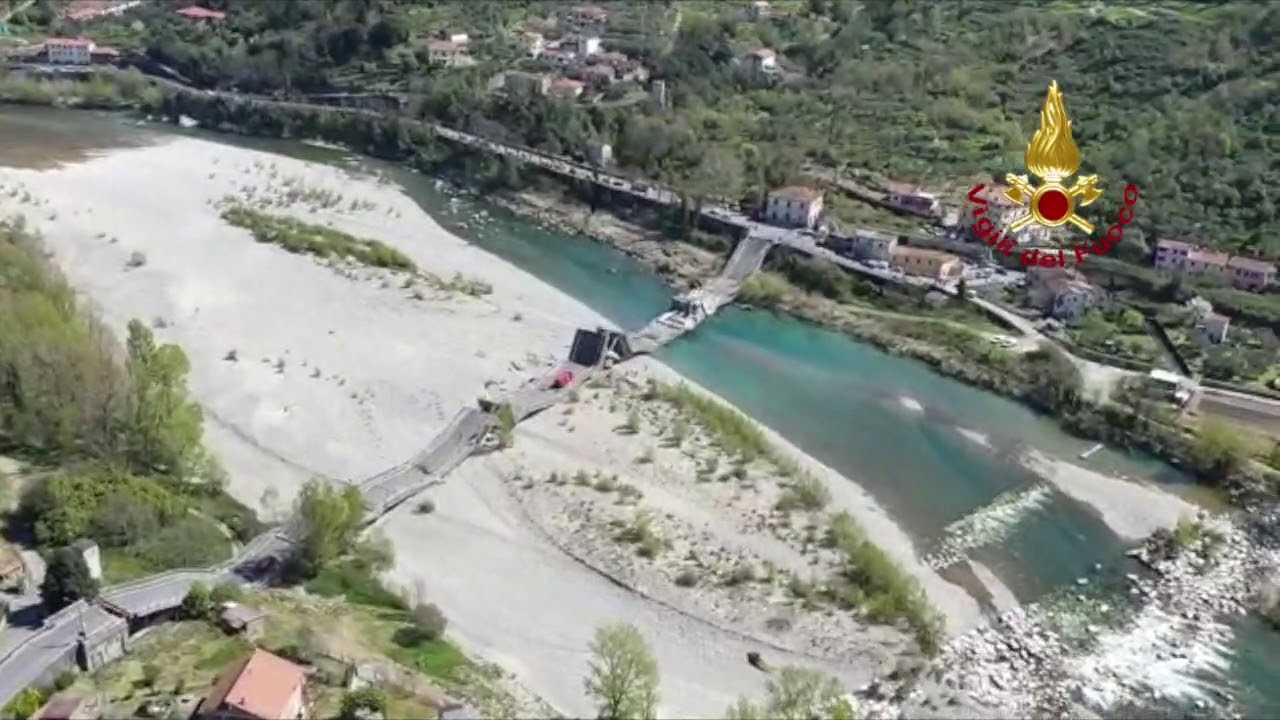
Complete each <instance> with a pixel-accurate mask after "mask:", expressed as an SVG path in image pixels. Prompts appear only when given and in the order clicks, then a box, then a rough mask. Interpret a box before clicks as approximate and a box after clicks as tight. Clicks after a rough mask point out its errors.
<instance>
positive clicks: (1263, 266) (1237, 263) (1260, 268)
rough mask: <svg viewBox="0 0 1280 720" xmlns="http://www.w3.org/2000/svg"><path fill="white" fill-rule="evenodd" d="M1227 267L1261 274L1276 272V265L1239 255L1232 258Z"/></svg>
mask: <svg viewBox="0 0 1280 720" xmlns="http://www.w3.org/2000/svg"><path fill="white" fill-rule="evenodd" d="M1227 266H1228V267H1231V268H1237V269H1240V270H1251V271H1253V272H1260V273H1269V272H1275V269H1276V266H1275V264H1274V263H1272V262H1270V261H1268V260H1260V259H1258V258H1251V257H1245V256H1243V255H1237V256H1235V257H1233V258H1231V260H1230V261H1229V262H1228V263H1227Z"/></svg>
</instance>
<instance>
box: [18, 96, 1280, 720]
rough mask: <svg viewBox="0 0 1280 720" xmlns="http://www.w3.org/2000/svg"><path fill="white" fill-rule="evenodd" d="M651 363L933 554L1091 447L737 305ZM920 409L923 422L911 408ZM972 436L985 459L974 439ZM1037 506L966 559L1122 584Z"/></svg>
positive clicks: (596, 284)
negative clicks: (835, 475) (762, 427)
mask: <svg viewBox="0 0 1280 720" xmlns="http://www.w3.org/2000/svg"><path fill="white" fill-rule="evenodd" d="M161 132H170V131H169V130H164V131H160V130H158V129H156V128H153V127H146V128H142V127H135V126H134V125H133V124H132V121H125V120H123V119H121V118H119V117H111V116H102V115H91V114H87V113H60V112H57V111H44V110H10V109H5V110H2V111H0V164H17V165H39V164H47V163H49V162H68V161H75V159H76V158H78V157H83V156H84V155H85V154H92V153H93V152H95V151H100V150H104V149H107V148H109V147H120V146H125V145H136V144H141V143H145V142H147V141H148V138H152V137H156V136H157V135H158V134H159V133H161ZM175 132H176V131H175ZM201 136H202V137H207V138H208V139H212V140H215V141H219V142H234V143H235V144H236V145H240V146H247V147H253V148H256V149H263V150H270V151H272V152H278V153H281V154H287V155H292V156H295V157H304V158H306V159H311V160H319V161H324V162H344V163H347V164H358V165H361V166H364V167H366V168H376V169H377V170H378V171H380V172H382V173H384V174H386V175H388V176H389V177H391V178H392V179H393V180H395V181H396V182H398V183H400V184H401V185H402V186H403V187H404V188H405V189H406V191H407V192H409V193H410V194H411V195H412V196H413V197H414V199H415V200H417V201H418V202H419V203H420V204H421V205H422V207H423V208H424V209H426V210H427V211H428V212H429V213H430V214H431V215H432V216H433V217H435V218H436V219H437V220H438V221H439V222H440V223H441V224H442V225H444V226H445V227H447V228H448V229H449V230H451V231H452V232H454V233H455V234H457V235H459V236H461V237H464V238H466V239H467V240H468V241H470V242H472V243H474V244H476V245H477V246H479V247H481V248H483V249H485V250H487V251H489V252H491V253H493V254H495V255H498V256H500V257H502V258H504V259H506V260H508V261H510V262H512V263H513V264H515V265H517V266H519V267H521V268H522V269H524V270H526V271H528V272H530V273H531V274H533V275H535V276H537V277H539V278H541V279H542V280H544V281H546V282H548V283H550V284H552V285H554V286H556V287H557V288H559V289H561V290H562V291H564V292H566V293H568V294H569V295H572V296H573V297H575V298H577V299H579V300H581V301H583V302H584V303H586V304H587V305H589V306H591V307H592V308H594V309H595V310H597V311H598V312H600V313H601V314H602V315H604V316H605V317H607V318H608V319H609V320H610V321H612V322H614V323H616V324H617V325H618V326H619V327H621V328H627V329H629V328H634V327H637V326H639V325H640V324H642V323H644V322H645V321H647V320H648V319H650V318H651V317H653V316H654V315H655V314H657V313H659V312H661V311H662V310H663V309H665V307H666V305H667V302H668V300H669V298H670V295H671V291H670V289H669V288H668V287H667V286H665V285H664V283H663V282H662V281H661V280H659V279H658V278H657V277H656V276H654V275H653V274H652V273H650V272H648V271H647V270H645V269H644V268H643V267H641V266H640V265H639V264H638V263H636V262H635V261H633V260H631V259H630V258H628V257H627V256H625V255H623V254H622V253H620V252H617V251H615V250H613V249H611V248H608V247H606V246H603V245H601V244H598V243H596V242H593V241H590V240H588V239H585V238H582V237H578V236H574V235H570V234H566V233H563V232H559V231H554V230H549V229H545V228H542V227H539V226H536V225H534V224H532V223H530V222H527V221H525V220H523V219H521V218H518V217H515V216H513V215H511V214H510V213H507V212H505V211H503V210H502V209H500V208H496V207H494V206H492V205H490V204H487V203H485V202H484V201H482V200H478V199H468V198H459V197H457V196H456V194H453V193H448V192H445V191H444V190H443V189H442V188H441V187H440V186H439V184H438V183H437V182H435V181H433V180H431V179H429V178H425V177H423V176H421V175H417V174H414V173H412V172H410V171H408V170H405V169H403V168H399V167H396V166H393V165H389V164H385V163H377V162H374V161H368V160H356V159H353V158H350V157H347V156H345V155H344V154H343V153H339V152H336V151H330V150H324V149H321V148H316V147H312V146H308V145H303V144H300V143H292V142H284V141H264V140H256V139H245V138H229V137H226V136H217V135H205V134H203V133H201ZM193 172H202V170H200V169H198V168H196V169H193ZM479 215H482V217H478V216H479ZM659 357H661V359H662V360H663V361H665V362H666V363H668V364H669V365H671V366H672V367H674V368H675V369H677V370H678V371H680V372H681V373H682V374H684V375H685V376H686V377H688V378H690V379H691V380H693V381H695V382H697V383H699V384H701V385H703V386H704V387H707V388H708V389H710V390H712V391H714V392H716V393H718V394H719V395H721V396H722V397H724V398H726V399H728V400H729V401H731V402H733V403H734V404H735V405H736V406H738V407H739V408H741V409H742V410H743V411H745V412H747V413H749V414H751V415H752V416H754V417H756V418H758V419H760V420H761V421H763V422H765V423H766V424H768V425H769V426H770V427H772V428H774V429H775V430H777V431H778V432H780V433H781V434H782V435H784V436H785V437H787V438H788V439H789V440H790V441H792V442H793V443H795V444H796V445H798V446H799V447H801V448H803V449H804V450H805V451H806V452H808V453H809V454H811V455H813V456H814V457H816V458H818V459H819V460H821V461H823V462H824V463H826V464H827V465H829V466H831V467H833V468H835V469H837V470H838V471H840V472H841V473H842V474H844V475H846V476H847V477H849V478H851V479H853V480H855V481H857V482H858V483H859V484H861V485H862V486H863V487H865V488H866V489H867V490H868V491H869V492H870V493H871V494H872V495H874V496H875V498H876V499H877V500H878V501H879V502H880V503H881V504H882V505H884V506H885V507H886V508H887V509H888V510H889V511H890V512H891V513H892V514H893V515H894V516H895V517H896V518H897V519H898V520H899V522H901V523H902V524H903V526H904V527H905V528H906V529H907V530H908V531H909V532H910V533H911V534H912V536H913V537H914V538H915V539H916V541H917V543H918V544H919V545H920V546H921V547H923V548H926V549H927V548H929V547H931V546H933V545H935V544H937V543H938V542H939V541H941V540H942V539H943V537H944V528H946V527H947V526H948V524H950V523H953V522H955V521H957V520H960V519H961V518H964V517H966V516H971V515H973V514H974V513H982V512H983V511H984V509H988V508H990V506H991V504H992V503H993V501H997V499H999V498H1002V497H1004V498H1007V497H1010V496H1019V495H1022V496H1025V495H1026V494H1027V493H1028V492H1029V491H1031V490H1033V489H1036V488H1038V487H1040V486H1041V485H1042V484H1041V483H1040V482H1039V481H1038V479H1037V478H1036V477H1035V476H1034V475H1032V474H1030V473H1029V472H1027V471H1026V470H1024V469H1022V468H1021V467H1020V466H1019V465H1018V464H1017V463H1015V462H1013V461H1012V459H1011V456H1012V455H1013V454H1014V452H1016V450H1017V449H1018V448H1020V447H1024V446H1033V447H1036V448H1038V449H1040V450H1041V451H1043V452H1046V453H1047V454H1050V455H1055V456H1058V457H1063V458H1075V456H1076V455H1077V454H1078V453H1079V452H1080V451H1081V450H1083V449H1084V448H1086V447H1087V446H1088V443H1085V442H1083V441H1080V440H1077V439H1075V438H1072V437H1069V436H1067V435H1065V434H1064V433H1062V432H1061V431H1060V430H1059V429H1058V428H1057V427H1056V425H1055V424H1054V423H1053V422H1052V421H1051V420H1050V419H1047V418H1043V417H1039V416H1037V415H1036V414H1034V413H1032V412H1030V411H1029V410H1027V409H1026V408H1024V407H1022V406H1020V405H1018V404H1016V403H1013V402H1010V401H1008V400H1005V399H1003V398H1000V397H997V396H994V395H991V394H988V393H984V392H981V391H978V390H975V389H973V388H971V387H968V386H966V385H963V384H961V383H958V382H955V381H952V380H949V379H947V378H944V377H942V376H940V375H937V374H935V373H933V372H931V371H930V370H928V369H927V368H926V367H924V366H923V365H921V364H918V363H916V362H913V361H910V360H906V359H903V358H899V357H895V356H892V355H888V354H886V353H883V352H880V351H878V350H876V349H874V348H872V347H870V346H867V345H864V344H860V343H858V342H855V341H853V340H851V339H849V338H847V337H845V336H843V335H840V334H837V333H834V332H830V331H827V330H823V329H821V328H818V327H814V326H812V325H809V324H806V323H803V322H799V321H796V320H793V319H790V318H785V317H779V316H775V315H773V314H770V313H766V312H759V311H748V310H744V309H741V308H738V307H731V308H729V309H727V310H725V311H723V312H722V313H720V314H719V315H717V316H715V317H714V318H712V319H711V320H710V321H709V322H707V323H705V324H704V325H703V326H702V327H700V328H699V329H698V330H697V331H696V332H695V333H693V334H692V335H690V336H687V337H686V338H683V339H681V340H679V341H677V342H676V343H674V344H673V345H672V346H670V347H668V348H666V349H664V350H663V351H662V352H661V353H660V354H659ZM915 403H918V404H919V406H921V407H923V411H922V412H921V411H918V410H916V409H913V408H912V407H911V406H912V405H913V404H915ZM961 430H964V431H966V432H965V433H962V432H961ZM974 433H979V434H981V435H982V436H983V437H985V438H986V442H987V444H983V443H980V442H976V441H975V440H974V439H973V437H974V436H973V434H974ZM1082 464H1085V465H1086V466H1088V467H1090V468H1093V469H1098V470H1103V471H1107V472H1112V473H1118V474H1125V475H1128V476H1130V477H1135V478H1147V479H1151V480H1153V481H1156V482H1160V483H1164V484H1167V485H1169V486H1171V487H1174V488H1175V489H1177V488H1176V486H1178V485H1179V484H1182V483H1183V482H1185V480H1184V479H1183V478H1181V477H1180V476H1179V475H1178V474H1177V473H1176V472H1173V471H1172V470H1171V469H1169V468H1168V467H1166V466H1163V465H1161V464H1159V463H1156V462H1154V461H1151V460H1149V459H1146V458H1141V457H1134V456H1129V455H1124V454H1121V453H1116V452H1112V451H1109V450H1104V451H1102V452H1099V453H1097V454H1095V455H1094V456H1092V457H1091V458H1090V459H1089V460H1088V461H1087V462H1084V463H1082ZM1038 492H1039V493H1040V494H1041V495H1042V496H1043V502H1041V503H1040V504H1039V505H1038V506H1030V508H1029V509H1028V510H1026V511H1025V512H1022V513H1020V514H1016V515H1015V516H1012V517H1009V518H1006V520H1005V521H1004V522H1002V523H999V525H1000V527H1001V528H1002V530H1003V532H1000V533H996V534H995V535H993V536H992V537H991V538H990V540H989V542H988V543H987V544H985V545H984V546H982V547H979V548H978V549H977V550H975V551H973V552H971V553H970V555H971V556H972V557H974V558H975V559H977V560H980V561H982V562H983V563H984V564H986V565H987V566H988V567H990V568H992V569H993V570H994V571H995V572H996V574H997V575H998V576H999V577H1000V579H1001V580H1002V581H1003V582H1004V584H1005V585H1007V586H1008V587H1009V588H1010V589H1011V590H1012V591H1013V592H1014V593H1015V594H1016V595H1017V596H1018V598H1019V599H1020V600H1022V601H1023V602H1029V601H1033V600H1037V599H1040V598H1043V597H1045V596H1046V595H1050V594H1053V593H1060V592H1061V589H1062V588H1064V587H1068V586H1071V585H1073V584H1074V581H1075V579H1076V578H1078V577H1081V576H1085V575H1090V576H1093V575H1095V573H1094V572H1093V570H1092V568H1093V566H1094V565H1095V563H1100V564H1102V565H1103V566H1104V567H1105V568H1106V571H1105V573H1104V574H1106V575H1115V574H1117V573H1121V572H1126V571H1127V568H1126V565H1125V560H1124V556H1123V551H1124V550H1125V549H1126V546H1125V544H1124V543H1123V542H1122V541H1121V540H1119V539H1118V538H1117V537H1116V536H1115V535H1114V534H1112V533H1111V532H1110V531H1109V530H1108V529H1107V528H1106V526H1105V525H1104V524H1103V523H1102V522H1101V520H1100V519H1099V518H1098V517H1097V515H1096V514H1095V513H1093V512H1092V511H1091V510H1090V509H1089V508H1087V507H1083V506H1081V505H1079V504H1078V503H1076V502H1074V501H1072V500H1070V499H1069V498H1067V497H1065V496H1063V495H1061V494H1059V493H1057V492H1056V491H1052V490H1047V489H1045V490H1038ZM958 580H960V581H962V582H965V581H966V579H965V578H958ZM966 584H968V583H966ZM1104 584H1105V583H1099V582H1096V583H1095V585H1104ZM1231 675H1232V677H1231V681H1232V682H1233V683H1235V684H1237V686H1238V688H1239V690H1240V694H1241V697H1242V699H1243V700H1244V705H1245V706H1246V708H1247V710H1248V712H1249V714H1250V715H1251V716H1257V717H1280V687H1277V686H1280V682H1276V678H1278V677H1280V639H1278V638H1277V636H1276V635H1275V634H1274V633H1271V632H1268V631H1266V630H1265V629H1264V628H1263V627H1262V626H1261V624H1260V623H1257V622H1255V621H1253V620H1249V621H1246V622H1245V623H1243V624H1242V626H1241V633H1240V636H1239V642H1238V647H1237V653H1236V657H1235V661H1234V663H1233V668H1232V673H1231Z"/></svg>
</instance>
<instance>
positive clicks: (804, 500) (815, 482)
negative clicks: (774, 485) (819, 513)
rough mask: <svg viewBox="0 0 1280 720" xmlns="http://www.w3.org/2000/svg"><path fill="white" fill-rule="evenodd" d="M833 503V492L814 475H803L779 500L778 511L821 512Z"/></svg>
mask: <svg viewBox="0 0 1280 720" xmlns="http://www.w3.org/2000/svg"><path fill="white" fill-rule="evenodd" d="M829 502H831V492H830V491H829V490H827V486H826V485H825V484H824V483H823V482H822V481H821V480H819V479H818V478H816V477H814V476H812V475H807V474H806V475H802V476H800V477H799V478H797V479H796V480H794V481H793V482H792V483H791V484H790V485H789V486H788V487H787V488H786V489H785V490H783V491H782V497H780V498H778V509H779V510H782V511H784V512H790V511H792V510H821V509H822V508H824V507H826V505H827V503H829Z"/></svg>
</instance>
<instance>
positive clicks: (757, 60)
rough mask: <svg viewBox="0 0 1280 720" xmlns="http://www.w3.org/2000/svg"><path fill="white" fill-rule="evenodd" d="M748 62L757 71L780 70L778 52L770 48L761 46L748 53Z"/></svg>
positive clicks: (770, 71) (771, 71) (772, 71)
mask: <svg viewBox="0 0 1280 720" xmlns="http://www.w3.org/2000/svg"><path fill="white" fill-rule="evenodd" d="M746 62H747V64H748V65H750V66H751V69H752V70H755V71H756V72H762V73H766V74H768V73H774V72H777V71H778V53H776V52H774V51H772V50H770V49H769V48H760V49H759V50H752V51H751V52H749V53H747V57H746Z"/></svg>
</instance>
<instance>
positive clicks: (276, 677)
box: [194, 650, 307, 720]
mask: <svg viewBox="0 0 1280 720" xmlns="http://www.w3.org/2000/svg"><path fill="white" fill-rule="evenodd" d="M306 686H307V676H306V674H305V673H304V672H303V670H302V668H300V667H298V666H297V665H295V664H293V663H291V662H289V661H288V660H285V659H284V658H282V657H280V656H278V655H273V654H272V653H269V652H267V651H266V650H254V651H253V654H252V655H250V656H249V657H247V658H245V659H243V660H241V661H239V662H237V663H234V664H233V665H231V666H230V667H229V668H227V669H226V670H225V671H224V672H223V673H222V675H220V676H219V677H218V679H217V681H216V682H214V684H213V688H212V689H210V690H209V694H208V695H207V696H205V698H204V700H202V701H201V702H200V706H199V707H197V708H196V712H195V716H194V717H196V718H198V719H199V720H302V719H303V718H305V717H306V716H307V707H306V697H305V690H306Z"/></svg>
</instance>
